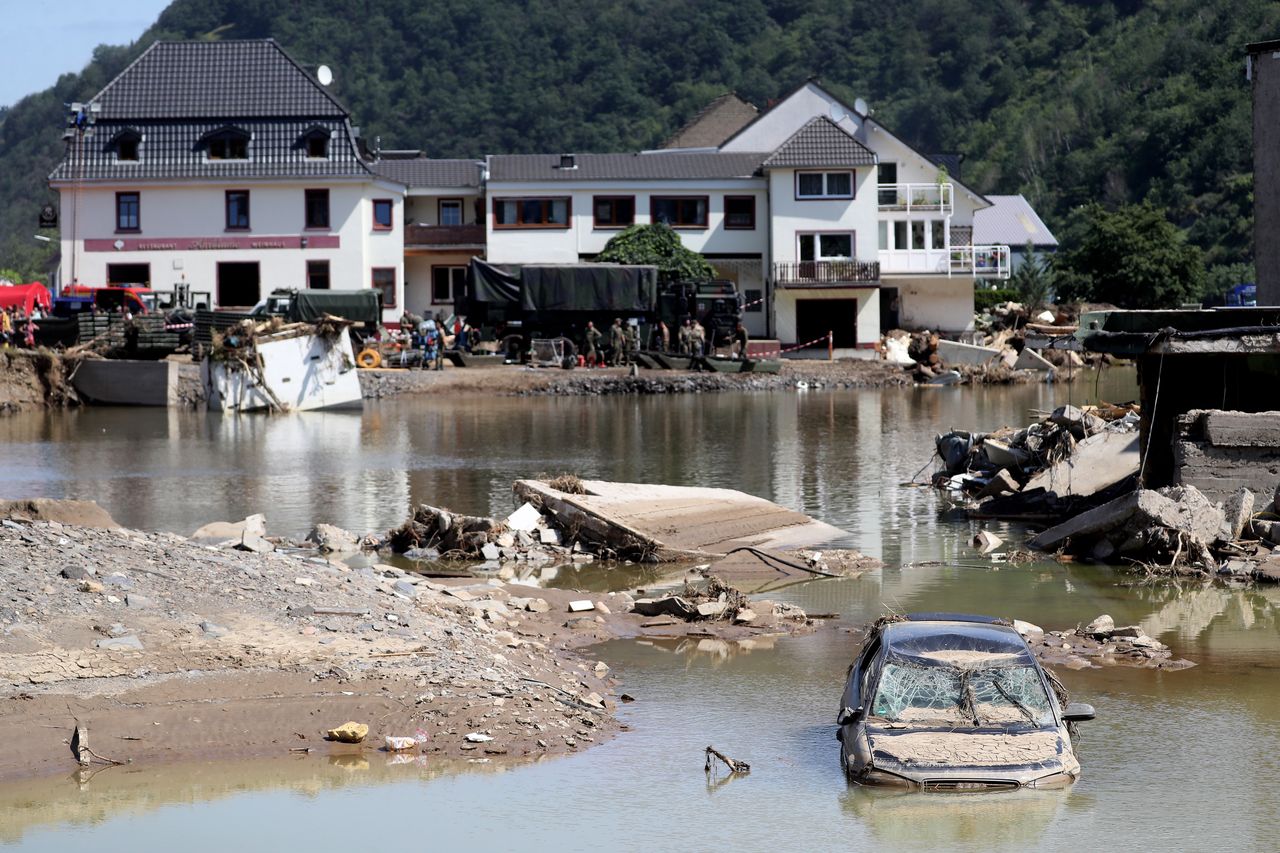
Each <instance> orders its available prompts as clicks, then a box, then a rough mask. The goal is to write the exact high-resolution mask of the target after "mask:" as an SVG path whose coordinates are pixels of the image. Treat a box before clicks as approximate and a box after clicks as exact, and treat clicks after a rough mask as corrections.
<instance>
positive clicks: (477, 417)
mask: <svg viewBox="0 0 1280 853" xmlns="http://www.w3.org/2000/svg"><path fill="white" fill-rule="evenodd" d="M1095 389H1096V390H1095ZM1134 396H1135V390H1134V388H1133V379H1132V374H1130V373H1124V372H1120V371H1114V372H1107V373H1104V374H1102V375H1101V376H1100V377H1098V378H1097V384H1096V386H1095V380H1094V378H1092V377H1090V378H1089V379H1088V380H1082V381H1079V382H1077V383H1075V384H1074V385H1072V386H1070V387H1068V386H1065V385H1034V386H1020V387H1010V388H962V389H955V388H950V389H910V390H886V391H845V392H813V391H810V392H796V393H772V394H769V393H762V394H746V395H741V394H724V395H714V396H713V395H707V396H683V397H673V398H644V399H635V398H625V399H624V398H619V399H608V398H605V399H445V400H431V399H418V400H401V401H394V402H387V403H381V404H377V405H371V406H370V407H369V408H367V409H366V411H365V412H364V414H363V415H360V414H354V415H314V414H313V415H303V416H298V417H293V418H275V419H271V418H240V419H234V418H221V417H217V416H206V415H203V414H200V415H197V414H178V413H166V412H162V411H144V410H109V409H91V410H85V411H81V412H73V413H60V414H52V415H51V414H43V413H38V414H24V415H19V416H14V417H9V418H5V419H0V443H3V446H4V450H5V465H4V466H3V469H2V470H0V495H8V496H28V495H39V494H43V495H48V496H53V497H77V498H93V499H96V500H98V501H99V502H100V503H102V504H103V505H104V506H105V507H106V508H107V509H108V510H110V511H111V513H112V514H113V515H114V516H115V517H116V519H117V520H119V521H121V522H122V523H125V524H129V525H133V526H138V527H143V528H153V529H169V530H176V531H179V532H183V533H189V532H191V530H193V529H194V528H195V527H197V526H199V525H200V524H203V523H205V522H206V521H210V520H217V519H231V518H240V517H243V516H244V515H245V514H248V513H251V512H258V511H262V512H264V513H265V514H266V515H267V519H268V525H269V529H270V530H271V531H272V532H277V533H284V534H292V535H301V534H304V533H305V532H306V531H307V528H308V527H309V526H310V525H311V524H312V523H313V522H316V521H329V522H332V523H335V524H338V525H341V526H343V527H346V528H347V529H350V530H353V531H356V532H365V531H369V530H382V529H386V528H389V527H391V526H393V525H395V524H397V523H399V522H400V521H401V520H402V519H403V517H404V515H405V512H406V508H407V506H408V505H409V504H410V502H416V501H429V502H432V503H437V504H443V505H446V506H450V507H452V508H454V509H457V510H460V511H466V512H479V513H500V512H506V511H509V508H510V507H511V506H512V502H511V494H510V484H511V481H512V479H514V478H515V477H518V476H522V475H533V474H538V473H558V472H560V471H562V470H573V471H577V472H579V473H581V474H582V475H584V476H591V477H601V478H609V479H617V480H642V481H653V482H668V483H685V484H699V485H717V486H728V487H734V488H740V489H743V490H746V491H748V492H751V493H754V494H758V495H762V496H764V497H767V498H770V499H772V500H775V501H778V502H780V503H782V504H785V505H788V506H792V507H795V508H797V509H801V510H803V511H805V512H808V513H810V514H812V515H814V516H816V517H818V518H821V519H822V520H824V521H828V522H830V523H832V524H835V525H837V526H839V527H842V528H843V529H845V530H847V531H849V534H850V535H849V539H848V541H847V543H846V544H848V545H850V546H852V547H856V548H859V549H861V550H863V551H864V552H866V553H869V554H874V555H876V556H879V557H881V558H882V559H883V560H884V561H885V563H886V567H885V569H883V570H882V571H879V572H875V573H872V574H870V575H867V576H864V577H862V578H858V579H847V580H819V581H815V582H811V583H805V584H801V585H796V586H791V587H788V588H786V589H784V590H781V591H779V592H775V593H773V594H772V595H773V597H776V598H777V597H780V598H784V599H786V600H788V601H792V602H795V603H797V604H799V605H801V606H803V607H805V608H807V609H810V610H812V611H821V612H837V613H840V614H841V618H840V620H839V630H828V631H823V632H820V633H819V634H816V635H814V636H809V637H801V638H792V639H785V640H779V641H777V642H776V643H775V644H772V646H771V647H763V646H761V647H757V648H752V649H743V648H740V647H738V646H729V645H725V644H722V643H718V642H706V641H703V642H701V643H699V642H684V643H677V644H671V643H667V644H642V643H636V642H625V641H618V642H614V643H610V644H606V645H605V646H602V647H598V648H596V649H594V650H592V653H593V654H595V655H597V656H598V657H600V658H601V659H603V660H605V661H606V662H607V663H608V664H609V665H610V666H612V667H613V669H614V672H615V674H617V675H618V676H620V677H621V678H622V679H623V681H624V688H623V689H625V690H626V691H627V692H628V693H630V694H632V695H633V696H635V697H636V699H637V701H636V702H635V703H634V704H630V705H624V706H622V709H621V712H620V716H621V718H622V720H623V721H624V722H625V723H626V724H627V725H628V726H630V728H631V731H628V732H625V733H623V734H621V735H620V736H618V737H617V738H615V739H614V740H612V741H611V742H609V743H607V744H605V745H603V746H600V747H597V748H593V749H590V750H588V751H586V752H584V753H582V754H579V755H575V756H571V757H568V758H564V759H557V760H551V761H544V762H541V763H538V764H534V765H527V766H522V767H515V768H507V769H498V768H494V767H493V766H492V765H483V764H469V765H463V766H461V767H448V766H439V765H437V764H436V763H433V762H432V761H430V760H427V759H424V760H423V761H422V763H409V764H403V765H395V766H387V758H386V756H385V755H384V754H382V753H377V752H370V753H369V756H368V762H367V763H357V764H355V765H351V764H334V763H330V762H329V761H327V760H326V759H324V758H319V757H307V758H303V759H281V760H279V761H257V762H236V763H231V762H227V763H217V762H215V763H206V764H200V765H181V766H173V767H158V768H127V767H126V768H111V769H108V770H105V771H102V772H100V773H98V774H97V775H96V776H95V777H94V778H93V779H91V780H88V781H81V780H78V779H76V778H75V777H72V776H67V777H58V778H51V779H43V780H38V781H36V782H25V783H23V784H22V785H20V786H0V844H6V845H11V846H12V847H13V848H14V849H23V850H58V851H74V850H95V851H101V850H123V849H128V850H156V851H159V850H173V849H182V850H193V851H194V850H226V849H228V848H229V847H232V846H235V847H239V848H242V849H251V850H257V849H276V850H285V849H288V850H293V849H305V850H309V851H330V850H334V851H336V850H341V851H351V850H362V849H371V848H373V847H377V848H385V849H391V848H395V847H406V848H409V847H411V848H413V849H417V848H430V849H438V850H457V849H475V850H554V851H564V850H601V849H608V850H615V849H617V850H716V849H732V850H779V849H784V850H864V849H873V848H874V849H921V848H925V847H939V848H944V849H961V850H974V851H978V850H1024V849H1051V850H1072V851H1078V850H1081V849H1103V848H1107V849H1125V848H1129V849H1150V848H1153V847H1157V846H1158V847H1160V848H1162V849H1186V850H1197V849H1206V848H1210V847H1212V848H1218V847H1224V846H1229V847H1230V848H1232V849H1238V850H1272V849H1275V848H1276V847H1277V844H1278V842H1277V841H1276V839H1277V837H1280V813H1278V812H1277V809H1276V808H1275V801H1276V797H1275V795H1274V794H1273V793H1272V792H1273V791H1275V790H1276V789H1277V788H1280V733H1277V722H1280V711H1278V710H1277V709H1280V679H1277V677H1276V675H1277V672H1276V667H1277V665H1278V664H1277V661H1280V631H1278V630H1277V619H1276V613H1277V609H1276V608H1277V606H1280V593H1277V592H1276V591H1274V590H1271V589H1261V590H1250V591H1241V590H1225V589H1218V588H1212V587H1208V588H1201V587H1198V586H1197V587H1194V588H1190V589H1182V590H1179V589H1176V588H1174V587H1172V586H1169V585H1143V586H1138V587H1133V586H1129V585H1127V582H1128V581H1129V579H1128V578H1125V577H1123V576H1120V575H1117V574H1116V573H1114V572H1112V571H1110V570H1107V569H1103V568H1098V567H1088V566H1081V565H1072V566H1062V565H1058V564H1056V563H1051V562H1044V563H1034V564H1031V565H1026V566H1020V567H1009V566H1003V567H1001V568H1000V570H999V571H994V570H992V568H991V567H990V566H986V565H984V564H983V563H982V562H981V561H980V560H978V559H977V558H976V557H975V556H974V554H973V552H972V551H971V550H969V549H968V548H967V547H966V546H965V543H966V541H967V539H968V538H969V536H970V535H971V533H972V530H973V529H974V528H973V525H972V523H970V522H968V521H964V520H956V519H954V518H953V517H951V516H948V515H946V514H945V513H943V512H941V510H940V507H939V505H938V503H937V500H936V498H935V496H934V495H933V494H932V493H931V492H930V491H929V490H927V489H919V488H910V487H904V486H902V485H901V484H902V483H904V482H905V481H909V480H911V479H912V477H913V475H915V474H916V472H917V471H918V470H919V469H920V468H921V467H922V466H924V465H925V463H926V462H927V461H928V459H929V455H930V453H931V452H932V437H933V434H934V433H935V432H937V431H940V430H945V429H947V428H948V427H950V426H956V427H965V428H968V427H973V428H978V429H984V428H988V429H989V428H994V427H997V426H1000V425H1002V424H1020V423H1025V422H1027V421H1028V420H1029V419H1030V418H1032V417H1034V410H1048V409H1052V408H1053V407H1055V406H1057V405H1061V404H1063V403H1066V402H1075V403H1077V404H1079V403H1081V402H1084V401H1086V400H1088V399H1092V398H1095V397H1101V398H1103V399H1107V400H1110V401H1122V400H1127V399H1131V398H1132V397H1134ZM995 529H996V530H997V532H998V533H1000V534H1001V535H1007V536H1010V537H1012V538H1013V540H1014V542H1015V543H1016V541H1017V540H1018V538H1019V537H1020V536H1021V535H1022V531H1021V530H1020V529H1019V528H1015V527H1007V526H997V527H996V528H995ZM929 561H941V562H943V563H944V564H945V565H942V566H939V565H913V564H918V563H926V562H929ZM887 610H894V611H913V610H959V611H974V612H983V613H991V614H994V615H1000V616H1010V617H1012V616H1017V617H1019V618H1023V619H1027V620H1029V621H1032V622H1035V623H1037V624H1040V625H1042V626H1044V627H1045V628H1047V629H1053V628H1064V627H1070V626H1073V625H1075V624H1076V623H1077V622H1086V621H1088V620H1090V619H1092V618H1093V617H1094V616H1096V615H1098V614H1099V613H1104V612H1105V613H1110V614H1111V615H1112V616H1113V617H1115V619H1116V621H1117V624H1126V623H1138V624H1141V625H1142V626H1143V627H1144V628H1145V629H1146V630H1147V632H1148V633H1150V634H1152V635H1153V636H1157V637H1159V638H1160V639H1162V640H1163V641H1164V642H1166V643H1169V644H1170V645H1171V646H1173V648H1174V650H1175V652H1176V653H1177V654H1178V655H1179V656H1183V657H1187V658H1190V659H1191V660H1193V661H1195V662H1196V663H1197V664H1198V666H1196V667H1194V668H1192V669H1188V670H1183V671H1178V672H1168V673H1161V672H1151V671H1135V670H1129V669H1109V670H1090V671H1083V672H1064V673H1062V675H1063V679H1064V681H1065V683H1066V685H1067V687H1068V688H1069V689H1070V690H1071V692H1072V695H1073V698H1076V699H1078V700H1081V701H1087V702H1091V703H1093V704H1094V705H1095V706H1096V708H1097V711H1098V719H1097V720H1095V721H1094V722H1091V723H1087V724H1084V725H1083V727H1082V728H1083V734H1082V738H1081V739H1080V742H1079V744H1078V751H1079V755H1080V759H1081V762H1082V764H1083V766H1084V777H1083V778H1082V780H1081V781H1080V782H1079V783H1078V784H1076V785H1075V786H1074V787H1073V788H1072V789H1070V790H1067V791H1061V792H1030V791H1029V792H1019V793H1016V794H987V795H919V794H911V795H900V794H884V793H881V792H876V791H868V790H863V789H858V788H851V787H850V786H848V785H847V784H846V783H845V781H844V779H843V777H842V775H841V772H840V767H839V763H838V760H837V756H838V752H837V743H836V741H835V739H834V724H833V718H834V715H835V712H836V705H837V702H838V699H839V695H840V691H841V688H842V684H843V677H844V671H845V668H846V667H847V665H848V663H849V660H850V658H851V656H852V654H853V652H854V650H855V648H856V645H857V636H858V635H857V633H856V629H857V628H859V627H861V626H862V625H864V624H865V623H866V622H868V621H870V620H871V619H874V618H875V617H877V616H879V615H882V614H883V613H885V612H886V611H887ZM766 645H767V644H766ZM708 744H711V745H714V746H716V747H718V748H719V749H720V750H722V751H724V752H726V753H728V754H729V755H731V756H734V757H736V758H740V759H743V760H746V761H749V762H750V763H751V765H752V771H751V773H750V775H748V776H745V777H740V778H733V779H728V780H727V781H726V779H725V777H724V775H723V773H720V774H717V775H715V776H713V777H711V778H709V777H708V776H707V775H705V774H704V772H703V768H702V761H703V755H702V750H703V747H705V746H707V745H708Z"/></svg>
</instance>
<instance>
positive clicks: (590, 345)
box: [583, 320, 604, 367]
mask: <svg viewBox="0 0 1280 853" xmlns="http://www.w3.org/2000/svg"><path fill="white" fill-rule="evenodd" d="M603 337H604V335H602V334H600V330H599V329H597V328H596V324H595V323H592V322H591V321H590V320H588V321H587V331H586V334H585V336H584V341H583V344H584V346H583V353H584V354H585V355H586V359H587V367H595V366H596V362H597V360H599V358H600V340H601V338H603Z"/></svg>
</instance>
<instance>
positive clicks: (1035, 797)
mask: <svg viewBox="0 0 1280 853" xmlns="http://www.w3.org/2000/svg"><path fill="white" fill-rule="evenodd" d="M1069 796H1070V794H1069V793H1068V792H1067V791H1027V790H1022V791H1004V792H1000V793H986V794H950V793H937V794H934V793H930V794H915V793H910V792H903V791H887V790H884V789H881V788H868V787H864V786H862V785H853V784H850V785H848V786H847V787H846V788H845V790H844V791H842V792H841V794H840V804H841V806H842V807H843V808H844V809H845V811H846V812H848V813H849V814H851V815H853V816H855V817H856V818H857V819H858V821H859V822H860V823H861V824H863V825H864V826H866V827H867V828H868V829H869V830H870V831H871V834H872V835H873V836H874V837H875V839H876V841H878V842H880V843H884V844H895V845H902V846H913V847H916V848H917V849H919V848H927V847H928V846H930V845H942V846H943V847H944V849H947V848H952V847H955V846H957V845H964V846H971V847H977V848H978V849H983V848H999V847H1002V846H1006V845H1007V846H1015V847H1016V846H1019V845H1028V846H1030V847H1033V848H1034V847H1036V846H1037V845H1038V842H1039V841H1040V838H1041V836H1042V835H1043V834H1044V831H1045V830H1046V829H1047V828H1048V827H1049V824H1050V823H1052V822H1053V820H1054V818H1055V817H1057V816H1058V813H1059V812H1061V811H1062V806H1063V803H1064V802H1066V800H1067V798H1068V797H1069Z"/></svg>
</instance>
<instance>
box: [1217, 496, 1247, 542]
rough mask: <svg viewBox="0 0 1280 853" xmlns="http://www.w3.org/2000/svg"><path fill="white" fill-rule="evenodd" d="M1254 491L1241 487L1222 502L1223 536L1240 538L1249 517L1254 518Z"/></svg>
mask: <svg viewBox="0 0 1280 853" xmlns="http://www.w3.org/2000/svg"><path fill="white" fill-rule="evenodd" d="M1253 503H1254V501H1253V492H1251V491H1249V490H1248V489H1246V488H1241V489H1240V490H1239V491H1237V492H1236V493H1235V494H1233V495H1232V496H1231V497H1229V498H1227V499H1226V500H1225V501H1224V502H1223V504H1222V515H1223V525H1222V538H1223V539H1227V540H1231V539H1239V538H1240V534H1241V533H1243V532H1244V528H1245V526H1246V525H1247V524H1248V523H1249V519H1251V518H1253Z"/></svg>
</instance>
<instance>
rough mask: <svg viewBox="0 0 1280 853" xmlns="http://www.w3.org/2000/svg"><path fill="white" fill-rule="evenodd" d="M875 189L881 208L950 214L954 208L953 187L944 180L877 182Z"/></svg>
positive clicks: (908, 211)
mask: <svg viewBox="0 0 1280 853" xmlns="http://www.w3.org/2000/svg"><path fill="white" fill-rule="evenodd" d="M876 190H877V196H876V197H877V199H878V201H879V205H880V209H881V210H896V211H905V212H907V213H916V212H919V213H941V214H943V215H950V214H951V212H952V210H953V208H954V198H955V188H954V186H953V185H951V184H949V183H946V182H942V183H937V182H935V183H932V184H877V185H876Z"/></svg>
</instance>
